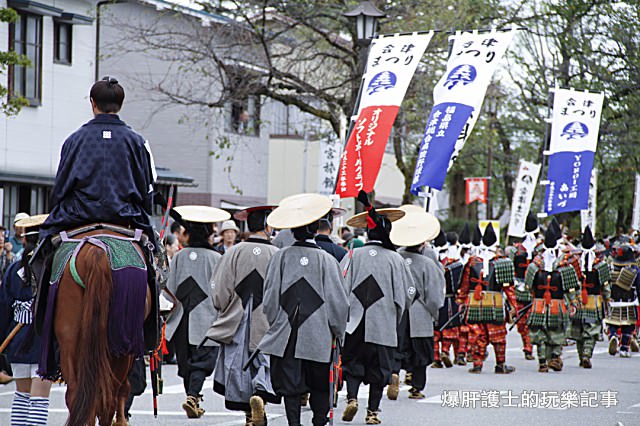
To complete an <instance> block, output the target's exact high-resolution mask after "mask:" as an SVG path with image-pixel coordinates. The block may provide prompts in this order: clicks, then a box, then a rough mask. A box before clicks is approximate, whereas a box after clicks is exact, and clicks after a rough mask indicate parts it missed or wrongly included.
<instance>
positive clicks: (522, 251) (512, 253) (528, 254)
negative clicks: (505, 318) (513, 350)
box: [507, 212, 538, 360]
mask: <svg viewBox="0 0 640 426" xmlns="http://www.w3.org/2000/svg"><path fill="white" fill-rule="evenodd" d="M537 231H538V220H537V219H536V217H535V215H534V214H533V213H531V212H529V215H528V216H527V220H526V223H525V237H524V241H523V242H522V243H516V244H514V245H513V247H509V248H508V249H507V250H508V251H509V257H510V258H511V260H512V261H513V266H514V271H515V283H516V285H515V289H516V303H517V304H518V312H523V310H524V309H527V311H526V313H524V314H523V315H521V316H520V319H519V320H518V323H517V327H518V334H520V337H521V338H522V351H523V352H524V357H525V359H527V360H534V359H535V357H534V356H533V346H532V345H531V337H530V336H529V327H527V320H528V319H529V311H528V309H529V308H530V306H529V305H530V304H531V301H532V298H531V292H530V291H527V290H526V289H525V286H524V277H525V274H526V272H527V268H528V267H529V264H530V263H531V260H532V259H533V254H534V251H535V247H536V243H537V242H536V236H535V234H536V232H537Z"/></svg>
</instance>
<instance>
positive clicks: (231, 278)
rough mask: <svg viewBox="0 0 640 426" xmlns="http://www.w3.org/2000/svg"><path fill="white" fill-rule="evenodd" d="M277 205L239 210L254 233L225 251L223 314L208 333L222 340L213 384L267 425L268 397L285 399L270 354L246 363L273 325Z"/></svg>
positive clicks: (216, 296)
mask: <svg viewBox="0 0 640 426" xmlns="http://www.w3.org/2000/svg"><path fill="white" fill-rule="evenodd" d="M274 208H275V206H257V207H251V208H248V209H244V210H241V211H239V212H237V213H236V214H235V215H234V218H235V219H236V220H240V221H246V223H247V228H248V229H249V232H250V233H251V235H250V237H249V238H248V239H247V240H246V241H245V242H242V243H239V244H237V245H235V246H233V247H231V248H230V249H229V250H228V251H227V252H226V254H225V255H224V256H223V257H222V259H221V260H220V261H219V262H218V265H217V267H216V270H215V272H214V274H213V278H212V280H211V286H212V288H213V290H212V295H211V296H212V299H213V306H214V307H215V308H216V309H217V310H218V319H217V320H216V321H215V322H214V323H213V324H212V325H211V327H210V328H209V331H207V337H208V338H209V339H212V340H214V341H216V342H218V343H219V344H220V353H219V355H218V361H217V362H216V365H217V368H216V371H215V374H214V382H213V390H214V391H215V392H217V393H219V394H220V395H223V396H224V397H225V407H226V408H227V409H229V410H239V411H244V412H245V414H246V424H247V426H264V425H266V424H267V418H266V414H265V410H264V405H265V403H266V402H270V403H274V404H279V403H280V397H277V396H276V395H275V394H274V390H273V387H272V385H271V378H270V376H269V359H268V357H266V356H265V355H263V354H260V355H258V356H257V357H256V358H255V359H254V360H253V362H251V364H250V366H249V367H248V368H247V369H245V368H244V366H245V364H246V363H247V362H248V360H249V356H250V355H251V354H252V353H253V352H254V351H255V350H256V349H257V347H258V343H260V340H262V338H263V337H264V335H265V333H266V332H267V329H268V328H269V323H268V322H267V318H266V316H265V314H264V308H263V305H262V300H263V289H264V278H265V276H266V275H267V265H268V264H269V260H270V259H271V257H272V256H273V255H274V254H275V253H276V252H277V251H278V248H277V247H275V246H273V245H272V244H271V241H270V240H271V232H272V229H271V227H269V225H268V224H267V217H268V216H269V214H270V213H271V211H272V210H273V209H274Z"/></svg>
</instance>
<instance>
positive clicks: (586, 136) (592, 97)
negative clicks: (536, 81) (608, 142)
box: [544, 89, 604, 214]
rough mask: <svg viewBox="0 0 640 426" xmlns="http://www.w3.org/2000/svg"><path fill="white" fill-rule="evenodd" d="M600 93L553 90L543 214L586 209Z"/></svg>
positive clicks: (598, 125)
mask: <svg viewBox="0 0 640 426" xmlns="http://www.w3.org/2000/svg"><path fill="white" fill-rule="evenodd" d="M603 101H604V94H602V93H590V92H577V91H575V90H566V89H557V90H556V92H555V97H554V101H553V121H552V124H551V126H552V127H551V143H550V145H549V152H548V154H549V168H548V171H547V180H548V181H549V183H548V185H547V190H546V194H545V204H544V205H545V212H546V213H547V214H558V213H564V212H572V211H577V210H585V209H587V208H588V207H589V185H590V181H591V170H592V169H593V159H594V157H595V152H596V148H597V145H598V132H599V130H600V115H601V112H602V103H603Z"/></svg>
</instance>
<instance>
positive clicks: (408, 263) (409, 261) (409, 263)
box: [404, 257, 413, 266]
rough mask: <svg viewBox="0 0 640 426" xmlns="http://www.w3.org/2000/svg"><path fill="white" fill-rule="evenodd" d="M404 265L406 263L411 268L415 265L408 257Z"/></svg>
mask: <svg viewBox="0 0 640 426" xmlns="http://www.w3.org/2000/svg"><path fill="white" fill-rule="evenodd" d="M404 263H405V264H406V265H407V266H411V264H412V263H413V259H410V258H408V257H407V258H406V259H405V260H404Z"/></svg>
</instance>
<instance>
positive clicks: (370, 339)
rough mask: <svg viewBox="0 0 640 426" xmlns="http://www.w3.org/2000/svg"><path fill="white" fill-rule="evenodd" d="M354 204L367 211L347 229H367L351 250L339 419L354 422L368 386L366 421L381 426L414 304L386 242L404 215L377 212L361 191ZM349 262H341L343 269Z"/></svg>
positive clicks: (398, 259) (407, 276)
mask: <svg viewBox="0 0 640 426" xmlns="http://www.w3.org/2000/svg"><path fill="white" fill-rule="evenodd" d="M358 200H359V201H360V202H361V203H362V204H363V205H364V206H365V209H366V211H365V212H363V213H360V214H357V215H355V216H353V217H351V218H350V219H349V220H348V221H347V225H349V226H352V227H355V228H365V227H366V228H367V234H368V237H369V242H368V243H366V244H365V245H364V246H363V247H361V248H359V249H356V250H354V251H353V256H352V259H351V267H350V268H349V269H348V271H347V275H346V284H347V288H348V289H350V292H351V295H350V297H349V305H350V309H349V322H348V323H347V336H346V339H345V343H344V350H343V354H342V367H343V377H344V380H345V381H346V383H347V399H348V404H347V406H346V408H345V410H344V412H343V414H342V420H344V421H351V420H353V418H354V416H355V415H356V412H357V411H358V399H357V398H358V389H359V388H360V384H362V383H365V384H369V401H368V406H367V415H366V419H365V422H366V423H367V424H379V423H381V420H380V418H379V417H378V412H379V409H380V400H381V399H382V391H383V389H384V386H385V385H386V384H388V383H390V382H391V383H390V387H391V390H390V391H389V392H387V396H389V397H390V398H391V399H394V398H393V397H394V396H395V397H396V398H397V395H398V393H397V392H398V389H399V384H400V378H399V377H398V375H397V374H394V375H393V377H392V370H393V361H394V356H395V351H396V348H397V347H398V326H399V325H400V321H401V319H402V315H403V313H404V311H405V310H406V309H407V308H408V306H409V301H410V300H412V299H413V297H412V295H409V292H410V289H411V288H415V287H414V285H413V278H412V277H411V273H410V272H409V270H408V268H407V266H406V265H405V263H404V259H403V258H402V256H400V255H399V254H398V253H397V252H396V251H395V246H394V245H393V243H392V242H391V240H390V239H389V232H391V223H392V222H394V221H396V220H398V219H400V218H401V217H403V216H404V215H405V212H403V211H402V210H399V209H381V210H379V211H376V209H375V208H374V207H373V206H372V205H371V203H370V202H369V199H368V197H367V194H366V193H365V192H364V191H360V193H359V194H358ZM347 261H348V260H347V259H343V261H342V265H343V268H344V267H345V266H346V262H347Z"/></svg>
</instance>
